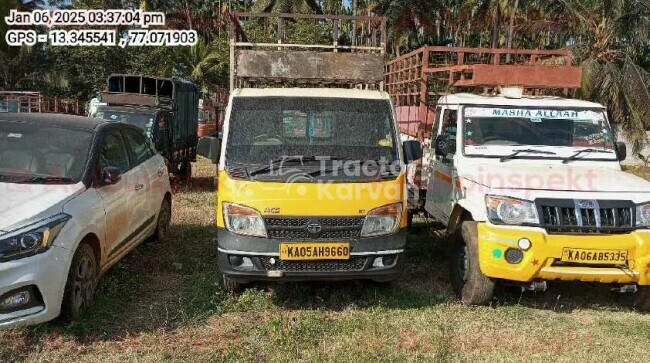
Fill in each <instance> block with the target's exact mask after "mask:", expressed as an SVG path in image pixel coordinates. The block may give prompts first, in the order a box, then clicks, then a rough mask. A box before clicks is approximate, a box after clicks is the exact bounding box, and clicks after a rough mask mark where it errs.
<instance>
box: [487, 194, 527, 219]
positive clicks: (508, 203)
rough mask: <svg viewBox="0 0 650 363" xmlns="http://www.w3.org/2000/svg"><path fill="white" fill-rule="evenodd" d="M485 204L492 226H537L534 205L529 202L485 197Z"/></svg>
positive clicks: (491, 196) (492, 196) (490, 196)
mask: <svg viewBox="0 0 650 363" xmlns="http://www.w3.org/2000/svg"><path fill="white" fill-rule="evenodd" d="M485 203H486V205H487V213H488V219H489V220H490V222H492V223H494V224H512V225H517V224H539V217H538V216H537V209H535V203H533V202H531V201H529V200H523V199H517V198H509V197H500V196H494V195H487V196H486V197H485Z"/></svg>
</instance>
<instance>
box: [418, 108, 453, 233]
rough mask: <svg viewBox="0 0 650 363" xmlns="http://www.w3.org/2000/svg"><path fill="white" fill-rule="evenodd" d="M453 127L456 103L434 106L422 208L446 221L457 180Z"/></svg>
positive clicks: (451, 205)
mask: <svg viewBox="0 0 650 363" xmlns="http://www.w3.org/2000/svg"><path fill="white" fill-rule="evenodd" d="M457 130H458V108H457V106H442V107H438V108H437V109H436V120H435V122H434V125H433V130H432V134H433V135H432V136H433V137H432V140H431V147H432V149H433V150H434V152H433V153H432V155H433V157H432V158H431V159H430V160H431V161H430V162H431V165H430V170H431V175H430V176H429V185H428V187H427V198H426V202H425V205H424V208H425V209H426V211H427V212H429V213H430V214H431V215H432V216H433V217H434V218H435V219H436V220H438V221H440V222H443V223H447V222H448V221H449V217H450V215H451V211H452V208H453V195H454V193H455V190H456V188H457V184H458V178H457V175H456V170H455V168H454V155H456V150H457V149H456V140H457V132H456V131H457ZM443 143H445V144H443ZM441 151H442V152H441Z"/></svg>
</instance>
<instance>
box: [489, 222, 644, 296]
mask: <svg viewBox="0 0 650 363" xmlns="http://www.w3.org/2000/svg"><path fill="white" fill-rule="evenodd" d="M478 238H479V265H480V268H481V271H482V272H483V274H485V275H486V276H489V277H493V278H499V279H505V280H513V281H522V282H527V281H532V280H569V281H585V282H601V283H619V284H638V285H650V231H647V230H639V231H634V232H631V233H625V234H601V235H562V234H548V233H546V231H545V230H544V229H542V228H535V227H512V226H496V225H492V224H488V223H479V225H478ZM521 238H527V239H528V240H530V242H531V248H530V249H529V250H527V251H524V252H523V258H522V259H521V262H519V263H509V262H508V261H506V258H505V256H506V253H507V252H508V249H516V250H520V249H519V247H518V241H519V240H520V239H521ZM565 248H572V249H580V250H621V251H622V250H624V251H627V263H626V264H624V265H605V264H575V263H573V264H572V263H566V262H562V253H563V250H564V249H565Z"/></svg>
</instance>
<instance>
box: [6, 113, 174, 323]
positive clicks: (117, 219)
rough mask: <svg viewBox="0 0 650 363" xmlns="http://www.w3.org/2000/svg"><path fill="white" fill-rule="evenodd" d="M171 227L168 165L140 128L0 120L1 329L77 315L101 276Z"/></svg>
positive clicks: (53, 119)
mask: <svg viewBox="0 0 650 363" xmlns="http://www.w3.org/2000/svg"><path fill="white" fill-rule="evenodd" d="M170 220H171V189H170V185H169V176H168V173H167V166H166V164H165V160H164V158H163V157H162V156H161V155H159V154H158V153H157V152H156V151H155V150H154V148H153V146H152V145H151V142H150V141H148V139H147V138H146V136H145V135H144V134H143V132H142V131H141V130H140V129H138V128H137V127H135V126H131V125H128V124H123V123H109V122H105V121H102V120H98V119H89V118H85V117H77V116H64V115H52V114H49V115H48V114H40V115H25V114H11V113H5V114H2V115H0V328H5V327H9V326H14V325H18V324H36V323H41V322H45V321H48V320H52V319H54V318H56V317H57V316H59V315H64V316H65V317H67V318H71V319H74V318H77V317H78V316H79V315H80V314H81V313H82V312H83V311H84V309H85V308H87V307H88V306H89V305H90V304H91V303H92V301H93V295H94V292H95V287H96V286H97V281H98V278H99V276H100V275H101V274H102V273H103V272H105V271H106V270H107V269H108V268H109V267H111V266H112V265H113V264H115V263H116V262H117V261H119V260H120V259H121V258H122V257H123V256H124V255H126V254H127V253H128V252H129V251H130V250H132V249H133V248H134V247H135V246H137V245H138V244H139V243H140V242H142V241H143V240H145V239H146V238H148V237H152V236H155V237H157V238H159V239H160V238H162V237H163V236H164V234H165V233H166V231H167V228H168V226H169V222H170Z"/></svg>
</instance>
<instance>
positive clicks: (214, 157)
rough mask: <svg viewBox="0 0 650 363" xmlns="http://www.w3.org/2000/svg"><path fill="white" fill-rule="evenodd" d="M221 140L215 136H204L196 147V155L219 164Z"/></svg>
mask: <svg viewBox="0 0 650 363" xmlns="http://www.w3.org/2000/svg"><path fill="white" fill-rule="evenodd" d="M220 144H221V142H220V140H219V138H218V137H215V136H204V137H202V138H200V139H199V143H198V145H197V146H196V153H197V154H199V155H201V156H203V157H205V158H208V159H210V160H211V161H212V163H214V164H217V163H218V162H219V153H220Z"/></svg>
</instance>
